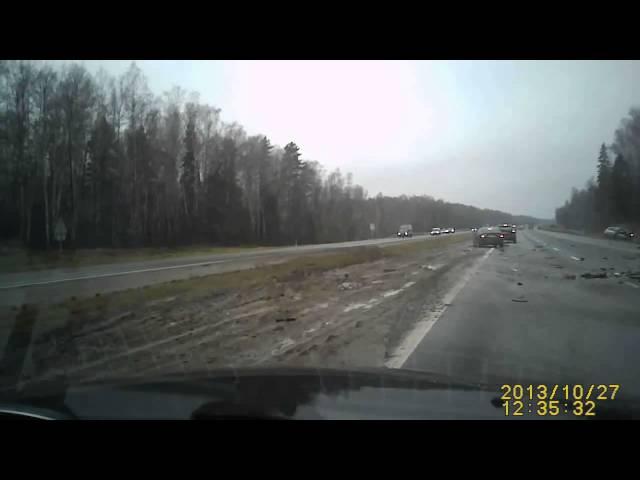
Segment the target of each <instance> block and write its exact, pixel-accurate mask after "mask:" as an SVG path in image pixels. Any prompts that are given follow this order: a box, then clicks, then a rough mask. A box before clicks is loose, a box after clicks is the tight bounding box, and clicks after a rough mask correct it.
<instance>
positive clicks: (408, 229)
mask: <svg viewBox="0 0 640 480" xmlns="http://www.w3.org/2000/svg"><path fill="white" fill-rule="evenodd" d="M398 237H400V238H407V237H413V227H412V226H411V225H410V224H408V225H400V228H399V229H398Z"/></svg>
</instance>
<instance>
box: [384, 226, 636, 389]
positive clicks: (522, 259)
mask: <svg viewBox="0 0 640 480" xmlns="http://www.w3.org/2000/svg"><path fill="white" fill-rule="evenodd" d="M630 271H636V272H640V247H639V246H638V244H636V243H625V242H620V241H613V240H604V239H594V238H589V237H581V236H575V235H568V234H558V233H551V232H545V231H541V230H526V231H520V232H519V233H518V243H517V244H510V243H507V244H506V245H505V247H504V249H502V250H501V249H487V253H486V255H485V256H483V257H482V258H481V259H480V260H479V261H478V263H477V264H476V269H475V271H473V272H469V275H467V278H464V279H461V280H460V285H458V286H457V288H455V289H454V290H455V291H454V292H452V294H451V295H450V296H449V299H448V301H449V305H448V306H447V307H446V309H445V310H444V311H443V312H438V313H437V314H434V317H433V318H431V319H428V320H429V321H428V322H426V323H425V324H424V325H423V326H422V327H421V330H420V331H416V332H415V335H414V336H416V335H417V337H418V340H417V341H416V342H415V345H414V348H413V349H411V352H410V353H408V354H407V357H406V358H404V359H402V361H401V363H402V364H401V365H394V366H396V367H404V368H410V369H417V370H427V371H431V372H434V373H439V374H445V375H449V376H452V377H457V378H462V379H469V380H474V381H478V380H479V381H486V382H491V383H493V382H501V381H502V380H510V381H511V382H512V383H513V382H515V381H519V382H520V381H521V382H523V383H525V382H526V383H528V382H534V383H538V382H539V383H546V384H550V383H582V384H591V383H604V384H614V383H616V384H620V385H621V387H620V393H621V394H622V393H624V394H626V395H630V396H633V397H636V398H640V376H639V375H638V365H640V348H639V346H640V282H638V281H637V280H634V279H632V278H630V277H629V276H628V275H626V273H627V272H630ZM602 273H606V274H607V278H591V279H589V278H583V277H582V276H581V275H583V274H602ZM573 275H575V277H573ZM425 325H426V326H425ZM626 395H625V396H626Z"/></svg>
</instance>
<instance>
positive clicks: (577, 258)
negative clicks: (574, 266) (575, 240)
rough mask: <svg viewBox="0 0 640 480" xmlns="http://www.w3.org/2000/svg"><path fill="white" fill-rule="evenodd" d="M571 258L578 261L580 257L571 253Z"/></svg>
mask: <svg viewBox="0 0 640 480" xmlns="http://www.w3.org/2000/svg"><path fill="white" fill-rule="evenodd" d="M571 260H575V261H576V262H579V261H580V257H574V256H573V255H571Z"/></svg>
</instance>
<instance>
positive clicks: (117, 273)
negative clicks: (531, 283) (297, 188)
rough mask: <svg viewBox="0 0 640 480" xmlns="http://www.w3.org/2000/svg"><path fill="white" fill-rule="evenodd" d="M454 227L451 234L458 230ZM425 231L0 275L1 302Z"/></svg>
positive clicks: (53, 297)
mask: <svg viewBox="0 0 640 480" xmlns="http://www.w3.org/2000/svg"><path fill="white" fill-rule="evenodd" d="M462 234H464V232H461V231H459V232H456V233H454V234H449V235H462ZM432 238H435V237H431V236H429V235H415V236H413V237H412V238H396V237H388V238H382V239H372V240H361V241H355V242H341V243H326V244H317V245H301V246H294V247H280V248H274V249H265V250H254V251H248V252H242V253H227V254H216V255H198V256H184V257H180V258H171V259H158V260H148V261H142V262H133V263H114V264H107V265H96V266H86V267H78V268H64V269H51V270H38V271H28V272H19V273H6V274H0V305H5V306H9V305H21V304H25V303H52V302H59V301H62V300H64V299H65V298H68V297H70V296H71V295H73V296H76V297H81V296H88V295H94V294H95V293H98V292H100V293H107V292H114V291H119V290H126V289H129V288H138V287H143V286H145V285H151V284H157V283H164V282H168V281H170V280H180V279H186V278H190V277H194V276H204V275H210V274H214V273H222V272H227V271H233V270H242V269H248V268H253V267H255V266H256V265H258V264H263V263H271V262H278V261H284V260H286V259H288V258H291V257H294V256H297V255H302V254H308V253H316V252H325V251H332V250H338V249H344V248H353V247H360V246H374V245H375V246H380V247H384V246H389V245H394V244H397V243H406V242H422V241H429V240H431V239H432Z"/></svg>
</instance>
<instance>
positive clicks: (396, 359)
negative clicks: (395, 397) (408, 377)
mask: <svg viewBox="0 0 640 480" xmlns="http://www.w3.org/2000/svg"><path fill="white" fill-rule="evenodd" d="M494 250H495V249H494V248H491V249H490V250H489V251H488V252H487V253H485V254H484V255H483V256H482V257H481V258H480V259H479V260H478V261H477V263H476V264H475V265H473V266H472V267H471V268H470V269H469V270H467V272H466V273H465V275H464V276H463V277H462V278H461V279H460V280H459V281H458V282H457V283H456V284H455V285H454V286H453V287H452V288H451V289H450V290H449V291H448V292H447V294H446V295H445V296H444V298H443V299H442V305H443V306H442V307H441V308H440V309H438V310H436V311H435V312H428V313H427V314H426V315H425V316H424V317H423V318H422V320H420V321H419V322H418V324H417V325H416V327H415V328H414V329H413V330H412V331H411V332H409V334H408V335H407V336H406V337H405V338H404V340H403V341H402V343H401V344H400V346H399V347H398V348H397V349H396V350H395V351H394V352H393V354H392V355H391V358H390V359H389V360H387V361H386V362H385V366H386V367H387V368H402V366H403V365H404V363H405V362H406V361H407V359H408V358H409V357H410V356H411V354H412V353H413V351H414V350H415V349H416V347H417V346H418V345H419V344H420V342H422V340H423V339H424V338H425V337H426V336H427V334H428V333H429V331H430V330H431V328H432V327H433V326H434V325H435V323H436V322H437V321H438V319H439V318H440V317H441V316H442V314H443V313H444V312H446V311H447V305H451V304H452V303H453V300H454V299H455V298H456V296H457V295H458V293H460V291H461V290H462V289H463V288H464V286H465V285H466V284H467V282H468V281H469V280H470V279H471V277H472V276H473V275H474V274H475V273H476V272H477V271H478V269H479V268H480V266H481V265H482V264H483V263H484V262H485V260H486V259H487V258H489V255H491V253H492V252H493V251H494Z"/></svg>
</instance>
